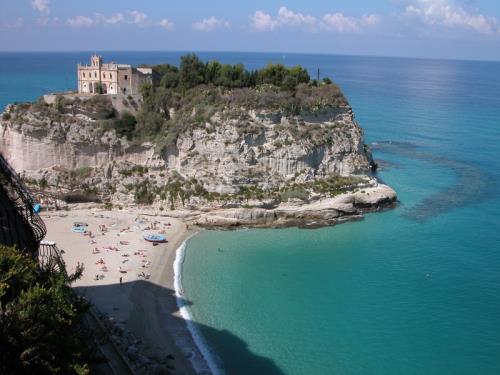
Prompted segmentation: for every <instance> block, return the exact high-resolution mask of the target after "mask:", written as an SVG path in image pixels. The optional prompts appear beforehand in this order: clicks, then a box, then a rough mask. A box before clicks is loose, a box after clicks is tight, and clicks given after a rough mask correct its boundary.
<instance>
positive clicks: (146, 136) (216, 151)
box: [0, 63, 396, 227]
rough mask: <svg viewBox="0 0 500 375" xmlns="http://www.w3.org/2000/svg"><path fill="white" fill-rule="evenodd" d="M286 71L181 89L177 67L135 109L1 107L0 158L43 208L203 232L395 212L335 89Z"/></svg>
mask: <svg viewBox="0 0 500 375" xmlns="http://www.w3.org/2000/svg"><path fill="white" fill-rule="evenodd" d="M209 64H210V63H209ZM209 64H207V65H206V68H205V69H206V71H208V66H209ZM221 66H223V65H221ZM169 67H170V66H169ZM266 69H270V68H269V67H268V68H266ZM285 69H286V68H285ZM295 69H296V70H295V71H292V70H289V71H288V72H289V73H286V72H287V71H286V70H285V73H286V74H289V77H292V78H293V77H298V78H294V79H295V80H296V81H294V82H292V84H290V83H289V82H288V81H287V79H288V78H287V76H286V74H285V73H284V75H285V77H284V78H282V81H281V82H282V83H281V85H279V84H278V83H279V82H267V81H266V80H265V77H266V75H265V74H264V73H262V76H263V77H264V78H259V77H261V76H260V75H259V74H261V73H260V72H262V71H260V72H257V73H256V76H255V82H253V81H251V79H252V78H251V76H248V77H250V78H248V77H247V76H242V77H247V78H246V79H248V82H246V81H245V82H246V83H241V84H238V85H235V86H236V87H228V86H230V85H229V84H225V85H224V84H213V83H211V82H207V81H206V79H205V82H203V83H197V84H191V85H185V86H182V85H183V83H182V82H183V81H182V79H183V78H182V77H183V76H182V64H181V68H180V69H177V70H175V69H174V68H173V67H170V68H169V70H168V71H167V73H164V75H163V78H162V79H161V80H160V81H159V83H157V84H155V85H151V86H150V87H145V88H144V89H143V94H142V95H141V96H137V97H130V96H128V97H126V96H110V95H94V96H86V95H78V94H66V95H57V96H46V97H45V98H41V99H40V100H39V101H37V102H35V103H24V104H17V105H9V106H7V108H6V109H5V111H4V113H3V114H2V118H1V120H0V152H2V154H3V155H4V156H5V157H6V158H7V159H8V160H9V162H10V163H11V164H12V165H13V167H14V168H15V169H16V170H17V171H18V172H19V173H20V174H21V175H22V176H23V177H24V178H25V180H26V181H27V182H28V183H29V184H30V186H31V187H32V188H33V189H34V190H35V191H37V192H38V193H39V194H40V195H41V196H42V197H44V198H45V201H46V202H53V201H56V200H57V201H59V202H63V201H66V202H95V203H97V204H103V205H106V207H108V208H110V209H111V208H116V209H126V207H128V206H135V205H144V206H148V207H149V208H153V209H155V210H156V211H158V212H161V213H165V214H169V215H174V216H180V217H184V218H185V220H188V221H190V222H192V223H194V224H197V225H202V226H208V227H228V226H231V227H232V226H239V225H243V226H289V225H298V226H316V225H332V224H335V223H337V222H342V221H345V220H349V219H358V218H360V217H362V214H363V212H366V211H370V210H378V209H383V208H386V207H391V206H392V205H394V204H395V201H396V193H395V192H394V191H393V190H392V189H391V188H390V187H388V186H386V185H383V184H380V183H379V182H378V181H377V179H376V177H375V175H374V171H375V168H376V164H375V163H374V161H373V159H372V156H371V152H370V150H369V148H368V147H367V145H365V144H364V139H363V132H362V129H361V127H360V126H359V124H358V123H357V122H356V121H355V117H354V113H353V111H352V109H351V107H350V106H349V104H348V103H347V100H346V99H345V97H344V96H343V94H342V92H341V91H340V89H339V88H338V87H337V86H336V85H334V84H333V83H331V82H329V81H326V80H325V81H324V82H317V81H311V80H310V79H309V78H308V76H307V77H304V76H303V75H304V73H303V71H298V70H297V68H295ZM160 71H161V70H160ZM206 71H205V72H206ZM163 72H165V69H163ZM175 72H177V73H175ZM290 72H292V73H290ZM175 74H178V75H179V77H180V78H179V80H178V81H177V86H176V85H175V82H176V81H175ZM205 74H206V73H205ZM249 74H250V73H249ZM266 74H267V73H266ZM293 74H295V76H294V75H293ZM301 74H302V75H301ZM165 77H167V78H168V79H166V78H165ZM233 77H234V76H233ZM273 77H274V76H273ZM184 79H187V78H184ZM259 80H260V81H259ZM171 81H173V82H174V83H172V82H171ZM231 82H233V81H231ZM242 82H243V81H242Z"/></svg>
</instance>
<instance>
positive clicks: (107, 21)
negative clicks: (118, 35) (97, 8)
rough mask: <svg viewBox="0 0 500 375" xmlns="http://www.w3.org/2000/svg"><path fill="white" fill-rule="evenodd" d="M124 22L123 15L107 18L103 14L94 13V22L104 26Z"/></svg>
mask: <svg viewBox="0 0 500 375" xmlns="http://www.w3.org/2000/svg"><path fill="white" fill-rule="evenodd" d="M124 21H125V16H124V15H123V13H115V14H112V15H111V16H109V17H106V16H105V15H104V14H101V13H96V15H95V22H96V23H100V24H104V25H116V24H119V23H123V22H124Z"/></svg>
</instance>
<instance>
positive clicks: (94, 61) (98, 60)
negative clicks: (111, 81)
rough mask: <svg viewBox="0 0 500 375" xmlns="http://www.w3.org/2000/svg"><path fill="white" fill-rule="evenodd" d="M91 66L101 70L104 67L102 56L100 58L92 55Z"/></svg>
mask: <svg viewBox="0 0 500 375" xmlns="http://www.w3.org/2000/svg"><path fill="white" fill-rule="evenodd" d="M90 65H91V66H93V67H96V68H100V67H101V66H102V56H98V55H96V54H94V55H92V57H91V58H90Z"/></svg>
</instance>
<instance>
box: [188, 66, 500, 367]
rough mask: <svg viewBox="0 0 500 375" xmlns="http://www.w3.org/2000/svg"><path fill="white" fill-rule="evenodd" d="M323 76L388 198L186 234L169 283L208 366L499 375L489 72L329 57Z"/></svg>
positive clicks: (495, 171) (497, 84)
mask: <svg viewBox="0 0 500 375" xmlns="http://www.w3.org/2000/svg"><path fill="white" fill-rule="evenodd" d="M325 59H327V58H326V57H325ZM328 71H331V72H332V75H333V77H334V78H335V79H336V80H337V81H338V82H339V83H340V84H341V85H342V87H343V88H344V90H345V91H346V93H347V95H348V98H349V100H350V102H351V104H352V105H353V107H354V110H355V112H356V114H357V117H358V120H359V121H360V122H361V124H362V126H363V127H364V129H365V134H366V139H367V141H368V142H372V143H375V144H374V153H375V157H376V158H377V159H378V160H381V161H382V162H381V164H382V166H383V168H382V170H381V171H380V172H379V177H380V178H381V179H382V180H383V181H385V182H387V183H388V184H390V185H391V186H392V187H393V188H395V189H396V190H397V192H398V193H399V200H400V204H399V206H398V208H397V209H395V210H392V211H388V212H384V213H376V214H370V215H367V217H366V219H365V220H364V221H363V222H356V223H349V224H344V225H340V226H337V227H333V228H324V229H319V230H300V229H284V230H244V231H236V232H215V231H205V232H203V233H201V234H199V235H198V236H196V237H194V238H193V239H192V240H190V241H189V242H188V246H187V250H186V259H185V262H184V268H183V269H184V276H183V285H184V289H185V291H186V298H187V299H188V300H189V301H191V302H192V304H193V305H192V306H191V310H192V315H193V319H194V320H195V321H197V322H199V323H200V324H201V325H202V327H201V332H202V333H204V334H205V336H206V338H207V341H208V344H209V346H210V348H211V350H212V352H213V353H214V356H216V357H217V359H216V360H217V362H218V366H219V367H220V368H222V369H224V370H225V371H226V373H228V374H287V375H308V374H316V375H322V374H325V375H326V374H338V375H344V374H345V375H360V374H367V375H368V374H377V375H382V374H391V375H398V374H406V375H412V374H436V375H444V374H450V375H451V374H454V375H457V374H464V375H465V374H491V375H495V374H500V221H499V219H498V214H499V211H500V199H499V198H498V186H497V185H498V178H499V175H500V172H499V171H500V168H499V167H500V162H499V160H498V156H499V155H500V130H499V129H500V64H494V63H471V62H450V61H429V60H402V59H399V60H398V59H364V58H347V57H345V58H339V59H338V60H337V59H336V58H331V66H329V68H328ZM218 248H220V249H222V251H219V250H218ZM228 333H230V335H229V334H228ZM235 337H237V338H238V339H239V340H241V342H242V343H241V345H235V342H239V341H238V340H237V339H236V338H235Z"/></svg>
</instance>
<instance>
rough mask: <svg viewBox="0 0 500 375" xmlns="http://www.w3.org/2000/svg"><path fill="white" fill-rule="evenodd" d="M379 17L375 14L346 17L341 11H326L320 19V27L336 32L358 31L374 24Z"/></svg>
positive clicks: (378, 20) (377, 21)
mask: <svg viewBox="0 0 500 375" xmlns="http://www.w3.org/2000/svg"><path fill="white" fill-rule="evenodd" d="M379 22H380V17H379V16H377V15H375V14H370V15H364V16H362V17H348V16H345V15H343V14H342V13H333V14H330V13H327V14H325V15H324V16H323V19H322V21H321V26H322V28H324V29H326V30H329V31H335V32H338V33H341V34H343V33H359V32H361V31H363V30H364V29H366V28H369V27H373V26H376V25H377V24H378V23H379Z"/></svg>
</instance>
